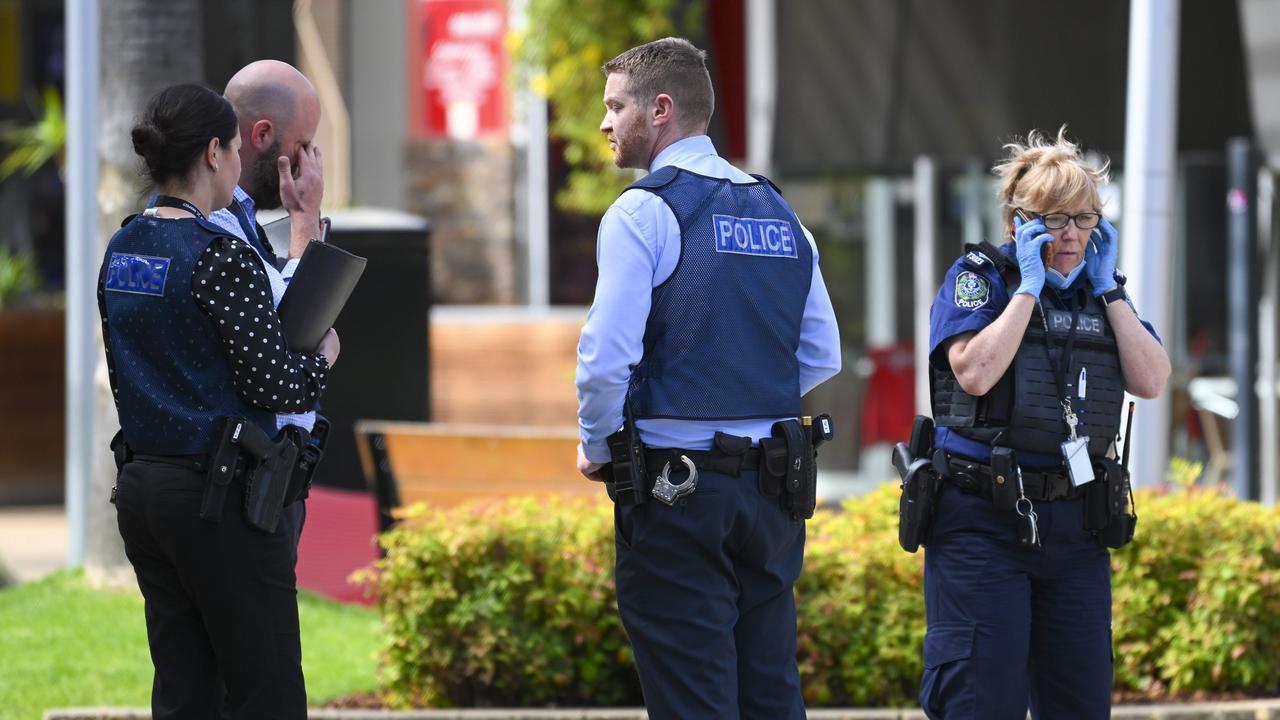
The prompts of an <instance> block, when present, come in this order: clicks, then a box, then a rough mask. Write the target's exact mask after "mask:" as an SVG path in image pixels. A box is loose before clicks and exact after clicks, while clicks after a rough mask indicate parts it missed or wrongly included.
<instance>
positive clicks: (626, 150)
mask: <svg viewBox="0 0 1280 720" xmlns="http://www.w3.org/2000/svg"><path fill="white" fill-rule="evenodd" d="M645 121H646V118H645V116H644V115H643V114H639V115H637V116H636V117H635V119H634V120H633V121H632V122H631V123H630V124H629V125H628V126H627V127H625V128H621V130H622V132H618V130H614V133H613V137H614V139H615V140H616V141H617V143H618V155H617V159H616V160H615V163H616V164H617V166H618V167H620V168H635V169H638V170H648V169H649V163H648V158H643V157H640V155H642V154H644V153H645V152H647V151H648V148H646V147H642V146H643V145H644V144H645V143H646V141H647V140H648V138H647V137H646V134H645Z"/></svg>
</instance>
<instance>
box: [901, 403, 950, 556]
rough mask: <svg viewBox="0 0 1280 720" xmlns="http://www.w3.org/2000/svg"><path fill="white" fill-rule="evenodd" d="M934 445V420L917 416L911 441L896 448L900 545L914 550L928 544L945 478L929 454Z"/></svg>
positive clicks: (912, 429)
mask: <svg viewBox="0 0 1280 720" xmlns="http://www.w3.org/2000/svg"><path fill="white" fill-rule="evenodd" d="M932 448H933V421H932V420H931V419H929V418H928V417H925V416H923V415H917V416H916V419H915V423H914V424H913V425H912V427H911V441H910V444H908V443H898V444H897V445H895V446H894V448H893V466H894V468H896V469H897V471H898V477H899V478H900V479H901V481H902V495H901V497H900V498H899V499H898V545H900V546H902V549H903V550H906V551H907V552H909V553H913V552H915V551H916V550H918V549H920V546H921V545H924V544H925V541H926V539H927V538H928V537H929V530H930V529H931V528H932V526H933V512H934V506H935V504H936V503H935V500H936V499H937V496H938V490H939V489H940V488H941V487H942V482H941V478H940V477H939V476H938V473H937V472H936V471H935V469H934V467H933V462H932V461H931V460H930V457H929V454H930V451H931V450H932Z"/></svg>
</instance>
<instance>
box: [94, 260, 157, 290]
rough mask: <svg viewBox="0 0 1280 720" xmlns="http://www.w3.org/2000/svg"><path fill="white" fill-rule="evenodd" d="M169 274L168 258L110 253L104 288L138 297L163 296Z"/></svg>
mask: <svg viewBox="0 0 1280 720" xmlns="http://www.w3.org/2000/svg"><path fill="white" fill-rule="evenodd" d="M168 274H169V258H160V257H150V256H148V255H130V254H128V253H111V262H110V263H108V264H107V277H106V283H105V284H106V288H107V289H108V290H114V291H116V292H126V293H137V294H139V295H157V296H159V295H164V281H165V278H166V277H167V276H168Z"/></svg>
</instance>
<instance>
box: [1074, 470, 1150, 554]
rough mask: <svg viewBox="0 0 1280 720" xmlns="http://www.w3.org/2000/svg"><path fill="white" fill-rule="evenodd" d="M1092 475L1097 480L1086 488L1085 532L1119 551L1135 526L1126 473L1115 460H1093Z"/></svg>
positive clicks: (1134, 507) (1134, 515) (1130, 492)
mask: <svg viewBox="0 0 1280 720" xmlns="http://www.w3.org/2000/svg"><path fill="white" fill-rule="evenodd" d="M1093 473H1094V476H1095V478H1096V479H1095V480H1094V481H1093V482H1091V483H1089V484H1088V485H1087V486H1085V493H1084V529H1085V530H1088V531H1089V532H1091V533H1093V535H1094V536H1095V537H1096V538H1098V542H1100V543H1102V544H1103V545H1105V546H1107V547H1109V548H1122V547H1124V546H1125V545H1128V544H1129V542H1130V541H1132V540H1133V534H1134V532H1135V531H1136V530H1137V527H1138V512H1137V506H1136V505H1135V504H1134V500H1133V488H1132V486H1131V485H1130V482H1129V471H1128V470H1127V469H1126V468H1124V467H1123V466H1122V465H1121V464H1120V462H1119V461H1118V460H1115V459H1112V458H1102V459H1101V460H1095V461H1094V463H1093Z"/></svg>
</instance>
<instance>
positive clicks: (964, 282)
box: [955, 270, 991, 310]
mask: <svg viewBox="0 0 1280 720" xmlns="http://www.w3.org/2000/svg"><path fill="white" fill-rule="evenodd" d="M990 299H991V285H990V283H988V282H987V279H986V278H984V277H982V276H981V275H979V274H977V273H974V272H969V271H968V270H965V271H964V272H962V273H960V274H959V275H957V276H956V298H955V302H956V307H962V308H964V309H966V310H977V309H978V308H980V307H982V306H983V305H986V304H987V301H988V300H990Z"/></svg>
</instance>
